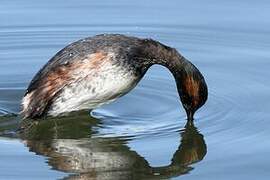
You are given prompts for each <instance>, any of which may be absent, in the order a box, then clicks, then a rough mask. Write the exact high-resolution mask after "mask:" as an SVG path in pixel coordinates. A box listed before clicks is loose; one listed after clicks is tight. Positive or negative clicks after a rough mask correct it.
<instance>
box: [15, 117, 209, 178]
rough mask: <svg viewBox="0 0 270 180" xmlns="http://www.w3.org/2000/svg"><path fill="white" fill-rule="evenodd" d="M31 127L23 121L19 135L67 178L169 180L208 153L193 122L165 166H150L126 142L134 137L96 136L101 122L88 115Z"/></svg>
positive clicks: (42, 122)
mask: <svg viewBox="0 0 270 180" xmlns="http://www.w3.org/2000/svg"><path fill="white" fill-rule="evenodd" d="M28 125H29V123H28V122H24V124H23V126H25V129H24V130H23V131H21V134H20V136H21V138H22V139H23V140H24V142H25V144H26V145H27V146H28V147H29V150H30V151H33V152H35V153H36V154H39V155H44V156H47V157H48V164H49V165H50V166H52V167H53V168H54V169H57V170H60V171H64V172H68V173H71V174H70V175H69V176H68V177H66V179H151V178H170V177H175V176H180V175H182V174H186V173H188V172H189V171H191V170H192V169H193V168H192V167H191V166H190V165H191V164H193V163H195V162H198V161H200V160H202V159H203V158H204V156H205V155H206V151H207V148H206V144H205V141H204V138H203V135H202V134H200V133H199V132H198V130H197V128H196V127H195V126H194V124H193V122H191V121H188V122H187V124H186V125H185V128H184V129H183V130H181V131H180V137H179V138H180V139H181V140H179V141H180V145H179V147H178V149H177V150H176V151H175V153H174V155H173V157H172V160H171V163H170V164H169V165H167V166H162V167H151V165H150V164H149V163H148V162H147V161H146V160H145V159H144V158H143V157H142V156H140V155H139V154H138V153H137V152H136V151H133V150H131V149H130V148H129V147H128V145H127V143H128V141H131V140H132V138H129V139H127V138H126V139H125V138H120V137H112V138H105V137H98V136H95V134H97V132H96V131H94V130H93V129H98V128H97V127H99V126H101V122H100V121H99V120H97V119H95V118H89V115H88V114H87V113H85V114H81V113H76V114H73V115H71V116H68V117H60V118H57V119H46V121H39V122H38V123H34V124H33V123H31V127H28ZM27 127H28V128H27Z"/></svg>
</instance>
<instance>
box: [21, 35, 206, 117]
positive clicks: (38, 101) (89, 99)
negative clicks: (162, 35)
mask: <svg viewBox="0 0 270 180" xmlns="http://www.w3.org/2000/svg"><path fill="white" fill-rule="evenodd" d="M153 64H160V65H163V66H165V67H167V68H168V69H169V70H170V71H171V73H172V74H173V76H174V78H175V81H176V84H177V89H178V93H179V96H180V99H181V101H182V104H183V106H184V108H185V110H186V113H187V117H188V119H193V114H194V112H195V111H196V110H197V109H198V108H200V107H201V106H202V105H203V104H204V103H205V101H206V100H207V95H208V92H207V85H206V83H205V80H204V78H203V76H202V74H201V73H200V71H199V70H198V69H197V68H196V67H195V66H194V65H193V64H192V63H190V62H189V61H188V60H186V59H185V58H184V57H183V56H181V55H180V54H179V53H178V52H177V51H176V50H175V49H174V48H170V47H168V46H166V45H163V44H161V43H159V42H157V41H154V40H152V39H140V38H136V37H129V36H125V35H120V34H102V35H97V36H94V37H90V38H85V39H82V40H79V41H76V42H74V43H72V44H70V45H68V46H66V47H65V48H64V49H62V50H61V51H59V52H58V53H57V54H56V55H55V56H54V57H53V58H51V59H50V61H49V62H48V63H47V64H46V65H45V66H44V67H43V68H42V69H41V70H40V71H39V72H38V73H37V74H36V75H35V77H34V78H33V80H32V81H31V83H30V85H29V87H28V88H27V91H26V93H25V95H24V97H23V100H22V108H23V109H22V112H21V114H22V116H23V118H32V119H36V118H40V117H42V116H46V115H49V116H58V115H62V114H65V113H67V112H71V111H77V110H82V109H93V108H96V107H98V106H100V105H102V104H105V103H109V102H111V101H113V100H115V99H117V98H119V97H120V96H123V95H125V94H126V93H128V92H129V91H130V90H131V89H132V88H134V87H135V86H136V84H137V83H138V82H139V81H140V79H141V78H142V77H143V76H144V74H145V73H146V71H147V69H148V68H149V67H150V66H151V65H153Z"/></svg>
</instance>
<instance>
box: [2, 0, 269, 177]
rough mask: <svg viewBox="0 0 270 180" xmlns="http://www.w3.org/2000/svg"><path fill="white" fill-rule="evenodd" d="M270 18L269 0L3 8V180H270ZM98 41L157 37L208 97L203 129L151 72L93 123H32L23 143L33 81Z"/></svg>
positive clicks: (163, 75) (76, 119)
mask: <svg viewBox="0 0 270 180" xmlns="http://www.w3.org/2000/svg"><path fill="white" fill-rule="evenodd" d="M269 8H270V2H269V1H266V0H261V1H251V0H248V1H246V0H245V1H244V0H239V1H233V0H228V1H212V0H206V1H203V2H199V1H195V0H190V1H176V0H175V1H170V2H169V3H168V2H166V1H148V0H147V1H145V0H138V1H124V0H117V1H110V2H108V1H105V0H104V1H95V2H93V1H86V0H85V1H82V0H81V1H77V0H76V1H75V0H70V1H63V0H59V1H52V0H49V1H40V2H36V1H33V0H24V1H19V0H15V1H7V0H2V1H1V5H0V22H1V25H0V42H1V43H0V114H1V115H2V117H1V118H0V131H1V134H2V136H1V137H0V145H1V149H0V179H62V178H67V179H159V178H163V179H167V178H168V179H170V178H171V179H180V178H181V179H198V178H199V179H224V180H225V179H268V178H269V176H270V171H269V164H270V158H268V153H269V151H270V142H269V138H268V137H269V135H270V132H269V128H270V124H269V123H268V120H269V118H270V114H269V107H270V98H269V92H270V82H269V76H270V73H269V67H270V64H269V58H270V52H269V48H270V36H269V35H268V34H269V32H270V25H269V24H270V19H269V15H270V13H269ZM100 33H122V34H126V35H134V36H139V37H151V38H153V39H156V40H159V41H161V42H163V43H165V44H168V45H170V46H172V47H175V48H177V49H178V50H179V51H180V52H181V53H182V54H183V55H184V56H185V57H187V58H188V59H190V60H191V61H192V62H193V63H194V64H195V65H196V66H197V67H198V68H199V69H200V70H201V71H202V72H203V74H204V76H205V78H206V81H207V83H208V87H209V99H208V101H207V103H206V105H205V106H204V107H203V108H201V109H200V110H199V111H198V112H197V113H196V115H195V124H194V125H193V124H187V125H186V120H185V113H184V111H183V109H182V107H181V104H180V102H179V100H178V94H177V91H176V86H175V83H174V79H173V77H172V75H171V74H170V73H169V71H168V70H167V69H165V68H164V67H161V66H153V67H152V68H151V69H150V70H149V71H148V73H147V74H146V75H145V77H144V78H143V80H142V81H141V82H140V83H139V84H138V86H137V87H136V88H135V89H134V90H133V91H132V92H131V93H129V94H128V95H126V96H124V97H122V98H121V99H119V100H118V101H116V102H114V103H112V104H109V105H106V106H103V107H101V108H99V109H96V110H95V111H93V112H92V115H91V117H90V116H89V115H88V114H87V113H82V114H80V113H79V114H76V113H75V114H73V115H71V116H70V117H68V118H62V119H61V121H59V120H55V119H47V121H44V122H42V123H41V124H38V125H35V124H34V125H32V127H31V128H29V127H28V126H27V124H26V129H27V130H26V131H25V133H23V134H21V136H20V137H18V135H17V134H16V133H14V131H13V130H14V129H15V128H16V125H17V123H18V121H19V119H18V117H16V115H12V113H15V114H16V113H18V112H19V110H20V105H19V104H20V99H21V97H22V95H23V93H24V90H25V89H26V87H27V85H28V83H29V81H30V80H31V78H32V77H33V76H34V74H35V73H36V72H37V71H38V70H39V68H40V67H41V66H42V65H43V64H44V63H46V62H47V60H48V59H49V58H50V57H52V56H53V55H54V54H55V53H56V52H57V51H58V50H60V49H61V48H63V47H64V46H65V45H67V44H68V43H70V42H73V41H75V40H78V39H80V38H83V37H88V36H92V35H95V34H100ZM7 114H8V115H7ZM27 127H28V128H27Z"/></svg>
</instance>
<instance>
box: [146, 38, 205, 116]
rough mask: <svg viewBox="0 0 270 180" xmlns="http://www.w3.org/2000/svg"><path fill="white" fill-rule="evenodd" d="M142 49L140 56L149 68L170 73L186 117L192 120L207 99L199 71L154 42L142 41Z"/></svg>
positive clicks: (175, 52)
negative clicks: (157, 68) (154, 66)
mask: <svg viewBox="0 0 270 180" xmlns="http://www.w3.org/2000/svg"><path fill="white" fill-rule="evenodd" d="M142 47H143V48H142V52H143V53H141V54H142V56H143V58H145V59H146V61H147V62H148V64H149V66H151V65H153V64H160V65H163V66H165V67H167V68H168V69H169V70H170V71H171V73H172V74H173V76H174V78H175V81H176V84H177V89H178V93H179V95H180V98H181V101H182V104H183V106H184V108H185V110H186V112H187V116H188V118H189V119H192V118H193V114H194V112H195V111H196V110H197V109H198V108H199V107H201V106H202V105H203V104H204V103H205V101H206V99H207V86H206V83H205V81H204V78H203V76H202V74H201V73H200V71H199V70H198V69H197V68H196V67H195V66H194V65H193V64H192V63H191V62H189V61H188V60H187V59H185V58H184V57H183V56H182V55H181V54H180V53H178V52H177V50H176V49H174V48H170V47H168V46H165V45H163V44H161V43H159V42H157V41H154V40H143V46H142ZM189 101H192V102H189ZM189 103H190V106H192V107H189Z"/></svg>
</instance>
